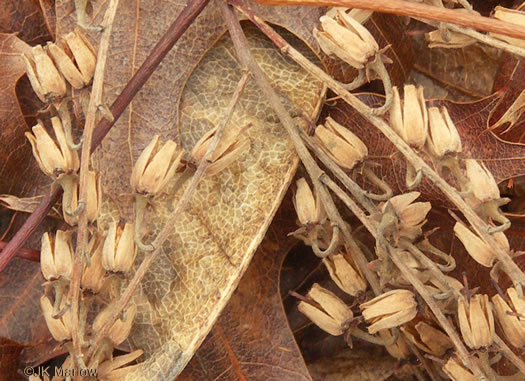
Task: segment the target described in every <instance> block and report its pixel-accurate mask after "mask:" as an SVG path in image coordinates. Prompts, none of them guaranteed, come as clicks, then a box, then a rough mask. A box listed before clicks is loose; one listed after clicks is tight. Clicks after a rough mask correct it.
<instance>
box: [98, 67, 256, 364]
mask: <svg viewBox="0 0 525 381" xmlns="http://www.w3.org/2000/svg"><path fill="white" fill-rule="evenodd" d="M249 78H250V75H249V74H248V73H247V72H244V74H243V75H242V77H241V79H240V81H239V83H238V84H237V88H236V89H235V92H234V93H233V96H232V99H231V100H230V103H229V105H228V113H227V115H226V117H225V118H224V119H223V120H222V122H221V124H220V125H219V127H218V128H217V131H216V132H215V135H214V137H213V140H212V142H211V143H210V146H209V147H208V150H207V151H206V154H205V155H204V157H203V158H202V160H201V162H200V163H199V166H198V167H197V171H196V172H195V174H194V175H193V177H192V178H191V181H190V183H189V184H188V186H187V187H186V189H185V190H184V193H183V194H182V197H181V198H180V200H179V201H178V202H177V204H176V205H175V209H174V210H173V212H172V213H171V215H170V217H169V218H168V220H167V221H166V223H165V224H164V227H163V229H162V230H161V232H160V233H159V234H158V235H157V237H155V240H154V241H153V243H152V246H153V248H154V250H153V251H152V252H150V253H148V254H147V255H146V257H145V258H144V260H143V261H142V263H141V264H140V266H139V267H138V269H137V271H136V272H135V275H134V276H133V279H132V280H131V281H130V282H129V284H128V286H127V287H126V290H125V291H124V292H123V294H122V295H121V297H120V299H119V300H118V302H117V303H116V305H115V307H114V309H113V311H112V312H111V314H110V315H109V316H108V318H107V320H106V322H105V324H104V325H103V327H102V329H101V330H100V331H99V332H97V333H96V336H95V339H94V340H93V344H92V346H91V347H90V348H89V351H88V358H91V356H92V355H93V354H94V353H96V350H97V348H98V346H99V345H100V343H101V342H102V340H103V339H104V337H106V336H107V333H108V332H109V330H110V328H111V327H112V326H113V323H115V321H116V320H117V318H118V316H119V315H120V313H121V312H122V311H123V310H124V308H125V307H126V306H127V305H128V303H129V301H130V300H131V297H132V296H133V294H134V293H135V290H136V289H137V287H138V285H139V284H140V282H141V281H142V279H143V278H144V275H146V273H147V271H148V269H149V267H150V266H151V264H152V263H153V261H154V260H155V258H157V256H158V255H159V254H160V253H161V252H162V243H163V242H164V241H166V239H168V237H169V235H170V234H171V233H172V231H173V229H174V228H175V224H176V222H177V219H178V218H179V216H180V214H181V213H182V212H183V211H184V210H185V209H186V207H187V206H188V204H189V201H190V200H191V198H192V197H193V195H194V193H195V190H196V189H197V185H198V184H199V182H200V180H201V179H202V178H203V177H204V175H205V174H206V170H207V169H208V167H209V165H210V161H209V158H211V157H212V155H213V153H214V152H215V149H216V148H217V145H218V144H219V141H220V139H221V137H222V135H223V133H224V130H225V128H226V126H227V125H228V124H229V122H230V119H231V116H232V115H233V111H234V109H235V106H236V105H237V103H238V102H239V99H240V97H241V95H242V93H243V91H244V88H245V86H246V83H247V82H248V79H249Z"/></svg>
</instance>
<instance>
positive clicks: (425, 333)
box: [403, 321, 454, 357]
mask: <svg viewBox="0 0 525 381" xmlns="http://www.w3.org/2000/svg"><path fill="white" fill-rule="evenodd" d="M414 329H415V332H414V331H413V330H412V329H409V328H408V327H407V328H406V329H403V332H405V334H406V336H407V337H408V339H409V340H410V341H412V342H413V343H414V344H415V345H416V346H417V347H418V348H419V349H421V350H423V351H425V352H427V353H430V354H432V355H434V356H439V357H441V356H443V355H444V354H445V352H446V351H447V350H448V349H450V348H452V347H454V344H453V343H452V341H451V340H450V338H449V337H448V336H447V335H446V334H445V333H443V332H442V331H441V330H439V329H436V328H434V327H432V326H431V325H428V324H427V323H425V322H424V321H420V322H419V323H417V324H416V325H415V326H414Z"/></svg>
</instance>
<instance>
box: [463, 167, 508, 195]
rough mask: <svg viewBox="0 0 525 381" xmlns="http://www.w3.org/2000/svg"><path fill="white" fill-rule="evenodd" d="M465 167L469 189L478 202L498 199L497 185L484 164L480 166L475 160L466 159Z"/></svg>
mask: <svg viewBox="0 0 525 381" xmlns="http://www.w3.org/2000/svg"><path fill="white" fill-rule="evenodd" d="M465 167H466V169H467V177H468V179H469V183H470V189H471V190H472V193H474V196H475V197H476V198H477V199H478V200H480V201H481V202H485V201H491V200H497V199H498V198H500V194H499V188H498V184H496V180H494V176H492V173H491V172H490V171H489V170H488V168H487V167H486V166H485V164H484V163H481V165H480V164H479V163H478V162H477V161H476V160H474V159H468V160H465Z"/></svg>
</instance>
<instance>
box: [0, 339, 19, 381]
mask: <svg viewBox="0 0 525 381" xmlns="http://www.w3.org/2000/svg"><path fill="white" fill-rule="evenodd" d="M23 349H24V347H23V346H22V345H20V344H18V343H16V342H14V341H12V340H9V339H6V338H5V337H0V372H2V373H1V374H2V376H1V378H2V379H3V380H19V379H21V377H20V375H19V374H17V371H18V364H19V362H20V353H21V352H22V350H23Z"/></svg>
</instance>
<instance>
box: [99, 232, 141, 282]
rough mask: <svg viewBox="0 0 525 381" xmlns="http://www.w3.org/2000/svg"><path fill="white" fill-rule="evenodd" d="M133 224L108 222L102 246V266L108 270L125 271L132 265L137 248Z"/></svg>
mask: <svg viewBox="0 0 525 381" xmlns="http://www.w3.org/2000/svg"><path fill="white" fill-rule="evenodd" d="M133 236H134V224H129V223H126V224H125V225H124V227H122V225H121V224H117V223H116V222H113V223H111V224H110V226H109V229H108V234H107V236H106V239H105V241H104V246H103V248H102V266H104V268H105V269H106V270H108V271H114V272H117V271H122V272H127V271H129V270H131V268H132V267H133V263H134V262H135V256H136V254H137V250H136V247H135V240H134V238H133Z"/></svg>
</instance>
